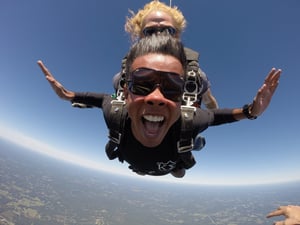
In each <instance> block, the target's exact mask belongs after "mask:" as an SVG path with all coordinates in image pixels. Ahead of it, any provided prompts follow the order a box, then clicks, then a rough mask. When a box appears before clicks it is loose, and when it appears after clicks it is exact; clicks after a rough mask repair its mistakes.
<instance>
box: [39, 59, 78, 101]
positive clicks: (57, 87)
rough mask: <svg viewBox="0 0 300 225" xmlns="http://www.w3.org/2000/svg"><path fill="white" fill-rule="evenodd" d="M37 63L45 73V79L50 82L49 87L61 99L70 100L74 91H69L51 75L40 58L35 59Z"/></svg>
mask: <svg viewBox="0 0 300 225" xmlns="http://www.w3.org/2000/svg"><path fill="white" fill-rule="evenodd" d="M37 64H38V65H39V66H40V68H41V70H42V71H43V73H44V74H45V77H46V79H47V80H48V82H49V83H50V85H51V87H52V88H53V90H54V91H55V93H56V94H57V95H58V96H59V97H60V98H62V99H64V100H68V101H71V100H73V98H74V97H75V93H74V92H72V91H69V90H67V89H65V88H64V86H62V84H61V83H59V82H58V81H57V80H55V78H54V77H53V75H52V74H51V73H50V71H49V70H48V69H47V68H46V67H45V65H44V64H43V62H42V61H41V60H39V61H37Z"/></svg>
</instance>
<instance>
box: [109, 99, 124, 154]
mask: <svg viewBox="0 0 300 225" xmlns="http://www.w3.org/2000/svg"><path fill="white" fill-rule="evenodd" d="M111 105H112V107H111V110H110V117H109V123H108V124H109V135H108V138H109V141H108V143H107V144H106V146H105V150H106V154H107V157H108V158H109V159H115V158H116V157H118V152H117V151H118V147H119V144H120V143H121V139H122V133H123V129H124V124H125V115H124V112H123V110H124V105H125V101H120V100H112V101H111Z"/></svg>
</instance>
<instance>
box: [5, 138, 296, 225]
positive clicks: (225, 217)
mask: <svg viewBox="0 0 300 225" xmlns="http://www.w3.org/2000/svg"><path fill="white" fill-rule="evenodd" d="M262 172H263V171H262ZM245 179H247V178H245ZM0 180H1V182H0V224H1V225H13V224H16V225H27V224H28V225H60V224H61V225H92V224H95V225H119V224H120V225H171V224H172V225H177V224H186V225H196V224H197V225H199V224H203V225H215V224H218V225H271V224H272V222H273V220H272V219H266V218H265V215H266V214H267V213H268V212H269V211H271V210H273V209H275V208H276V207H278V206H279V205H285V204H300V188H299V187H300V182H298V183H297V182H295V183H288V184H277V185H261V186H249V187H245V186H241V187H234V186H232V187H223V186H200V185H199V186H188V185H178V184H171V183H170V184H166V183H157V182H156V183H150V182H149V181H148V180H147V179H145V180H140V179H134V178H123V177H120V176H117V175H111V174H105V173H101V172H99V171H94V170H89V169H86V168H81V167H79V166H75V165H71V164H67V163H65V162H62V161H58V160H55V159H52V158H48V157H46V156H43V155H40V154H38V153H34V152H31V151H28V150H25V149H21V148H20V147H18V146H15V145H13V144H10V143H8V142H6V141H4V140H1V139H0Z"/></svg>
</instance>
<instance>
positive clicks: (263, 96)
mask: <svg viewBox="0 0 300 225" xmlns="http://www.w3.org/2000/svg"><path fill="white" fill-rule="evenodd" d="M280 75H281V70H280V69H275V68H272V69H271V71H270V72H269V74H268V76H267V77H266V79H265V82H264V84H263V85H262V87H261V88H260V89H259V90H258V92H257V94H256V96H255V98H254V100H253V105H252V108H251V115H252V116H259V115H261V114H262V113H263V112H264V111H265V110H266V108H267V107H268V105H269V104H270V102H271V99H272V96H273V94H274V92H275V90H276V88H277V86H278V84H279V78H280Z"/></svg>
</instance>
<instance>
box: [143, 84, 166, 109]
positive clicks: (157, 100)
mask: <svg viewBox="0 0 300 225" xmlns="http://www.w3.org/2000/svg"><path fill="white" fill-rule="evenodd" d="M145 101H146V103H147V104H149V105H153V106H163V105H165V104H166V98H165V97H164V95H163V94H162V93H161V91H160V89H159V87H157V88H156V89H155V90H154V91H152V92H151V93H150V94H148V95H147V96H146V97H145Z"/></svg>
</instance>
